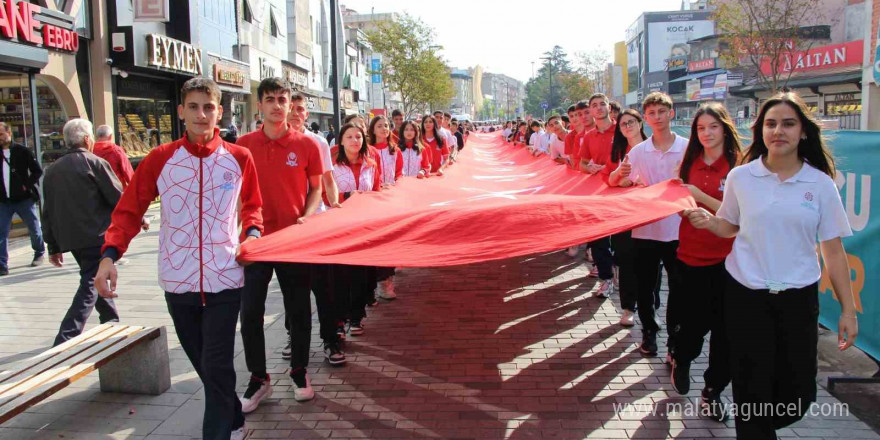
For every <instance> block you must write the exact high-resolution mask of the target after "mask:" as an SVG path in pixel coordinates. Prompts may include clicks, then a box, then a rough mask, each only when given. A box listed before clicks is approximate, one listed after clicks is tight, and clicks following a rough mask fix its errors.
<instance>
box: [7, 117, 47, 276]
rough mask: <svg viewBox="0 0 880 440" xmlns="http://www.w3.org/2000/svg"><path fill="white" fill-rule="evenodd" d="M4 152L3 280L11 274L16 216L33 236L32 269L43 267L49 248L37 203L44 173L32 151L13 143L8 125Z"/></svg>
mask: <svg viewBox="0 0 880 440" xmlns="http://www.w3.org/2000/svg"><path fill="white" fill-rule="evenodd" d="M0 152H2V158H0V174H2V180H0V182H2V183H0V185H2V187H0V276H3V275H7V274H8V273H9V265H8V262H9V254H8V250H7V240H8V238H9V229H10V226H11V225H12V215H13V214H18V216H19V217H21V220H22V221H24V223H25V224H26V225H27V228H28V232H29V233H30V236H31V248H32V249H33V250H34V259H33V261H32V262H31V266H39V265H40V264H42V263H43V254H44V253H45V252H46V246H45V245H44V244H43V234H42V232H40V219H39V218H37V202H38V201H39V200H40V195H39V193H38V192H37V184H38V183H39V182H40V176H42V175H43V170H42V169H41V168H40V165H39V164H38V163H37V159H36V158H34V155H33V154H31V150H28V148H27V147H25V146H24V145H19V144H16V143H14V142H12V130H10V129H9V125H8V124H6V123H5V122H0Z"/></svg>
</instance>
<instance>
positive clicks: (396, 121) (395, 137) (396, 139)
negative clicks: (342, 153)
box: [324, 109, 403, 194]
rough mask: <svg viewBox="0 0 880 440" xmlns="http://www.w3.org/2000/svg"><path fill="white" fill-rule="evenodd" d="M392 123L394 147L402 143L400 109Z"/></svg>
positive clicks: (392, 113)
mask: <svg viewBox="0 0 880 440" xmlns="http://www.w3.org/2000/svg"><path fill="white" fill-rule="evenodd" d="M391 122H393V123H394V127H392V128H391V142H392V143H394V145H397V144H399V143H400V139H399V137H400V135H399V134H397V132H398V131H399V130H400V127H402V126H403V112H402V111H400V110H399V109H394V111H392V112H391ZM324 171H327V170H324ZM331 175H332V174H331ZM328 194H329V193H328Z"/></svg>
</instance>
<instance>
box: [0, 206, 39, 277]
mask: <svg viewBox="0 0 880 440" xmlns="http://www.w3.org/2000/svg"><path fill="white" fill-rule="evenodd" d="M12 214H18V216H19V217H21V220H22V221H23V222H24V224H25V225H27V228H28V233H30V235H31V248H32V249H33V250H34V258H36V257H39V256H42V255H43V254H44V253H45V252H46V245H45V244H43V230H42V229H40V219H39V217H37V204H36V203H35V202H34V201H33V200H30V199H27V200H22V201H19V202H0V269H8V268H9V265H8V262H9V249H8V248H7V245H8V242H9V240H8V239H9V229H10V228H11V227H12Z"/></svg>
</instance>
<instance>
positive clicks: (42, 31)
mask: <svg viewBox="0 0 880 440" xmlns="http://www.w3.org/2000/svg"><path fill="white" fill-rule="evenodd" d="M42 11H43V8H42V7H40V6H38V5H35V4H32V3H28V2H25V1H18V0H0V35H2V36H3V38H6V39H8V40H14V41H17V42H19V43H29V44H33V45H37V46H40V45H42V46H43V47H45V48H52V49H57V50H65V51H69V52H76V51H78V50H79V35H78V34H77V33H76V32H74V31H72V30H70V29H64V28H62V27H59V26H56V25H54V24H49V23H43V22H42V21H41V18H40V17H41V16H40V13H41V12H42ZM53 14H55V13H54V12H53ZM72 22H73V20H72V18H71V23H72ZM71 28H72V26H71Z"/></svg>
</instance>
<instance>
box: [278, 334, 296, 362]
mask: <svg viewBox="0 0 880 440" xmlns="http://www.w3.org/2000/svg"><path fill="white" fill-rule="evenodd" d="M292 352H293V350H291V348H290V335H287V345H285V346H284V348H282V349H281V359H290V356H291V353H292Z"/></svg>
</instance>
